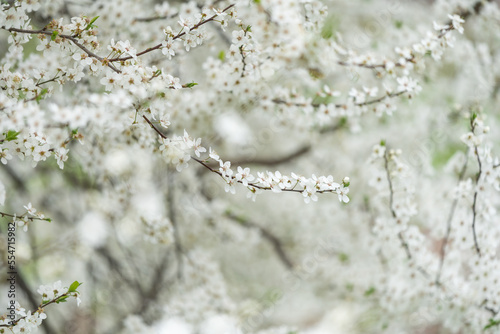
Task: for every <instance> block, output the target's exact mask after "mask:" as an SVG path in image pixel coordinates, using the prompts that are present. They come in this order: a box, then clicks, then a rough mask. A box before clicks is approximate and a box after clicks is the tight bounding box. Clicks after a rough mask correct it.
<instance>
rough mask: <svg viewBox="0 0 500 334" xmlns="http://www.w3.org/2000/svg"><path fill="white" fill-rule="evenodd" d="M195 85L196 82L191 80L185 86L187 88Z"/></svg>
mask: <svg viewBox="0 0 500 334" xmlns="http://www.w3.org/2000/svg"><path fill="white" fill-rule="evenodd" d="M196 85H198V84H197V83H196V82H191V83H188V84H186V87H187V88H192V87H194V86H196Z"/></svg>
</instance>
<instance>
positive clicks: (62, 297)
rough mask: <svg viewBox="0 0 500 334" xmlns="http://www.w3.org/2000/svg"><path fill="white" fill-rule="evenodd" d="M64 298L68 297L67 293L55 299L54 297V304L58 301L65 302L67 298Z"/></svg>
mask: <svg viewBox="0 0 500 334" xmlns="http://www.w3.org/2000/svg"><path fill="white" fill-rule="evenodd" d="M66 299H68V296H67V295H66V296H61V297H59V298H57V299H56V304H59V303H66V302H67V300H66Z"/></svg>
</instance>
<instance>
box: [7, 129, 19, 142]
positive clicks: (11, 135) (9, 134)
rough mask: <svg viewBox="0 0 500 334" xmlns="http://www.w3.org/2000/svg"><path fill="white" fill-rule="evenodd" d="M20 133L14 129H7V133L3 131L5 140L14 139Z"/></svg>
mask: <svg viewBox="0 0 500 334" xmlns="http://www.w3.org/2000/svg"><path fill="white" fill-rule="evenodd" d="M20 133H21V132H17V131H14V130H9V131H7V133H4V134H5V140H6V141H11V140H16V139H17V136H18V135H19V134H20Z"/></svg>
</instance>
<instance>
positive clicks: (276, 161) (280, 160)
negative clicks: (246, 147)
mask: <svg viewBox="0 0 500 334" xmlns="http://www.w3.org/2000/svg"><path fill="white" fill-rule="evenodd" d="M310 151H311V146H310V145H307V146H303V147H301V148H299V149H297V150H296V151H294V152H292V153H290V154H288V155H285V156H282V157H276V158H256V159H240V160H238V159H234V160H232V159H228V160H229V161H231V164H234V165H247V164H255V165H263V166H276V165H280V164H284V163H287V162H290V161H291V160H293V159H296V158H299V157H301V156H303V155H304V154H306V153H308V152H310ZM210 166H211V167H212V168H213V167H214V166H213V165H210Z"/></svg>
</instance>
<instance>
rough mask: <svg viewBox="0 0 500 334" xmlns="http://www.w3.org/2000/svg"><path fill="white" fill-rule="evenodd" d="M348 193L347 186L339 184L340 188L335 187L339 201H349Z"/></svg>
mask: <svg viewBox="0 0 500 334" xmlns="http://www.w3.org/2000/svg"><path fill="white" fill-rule="evenodd" d="M348 193H349V188H346V187H344V185H341V186H340V188H337V194H338V196H339V201H340V202H344V203H349V197H347V194H348Z"/></svg>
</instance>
